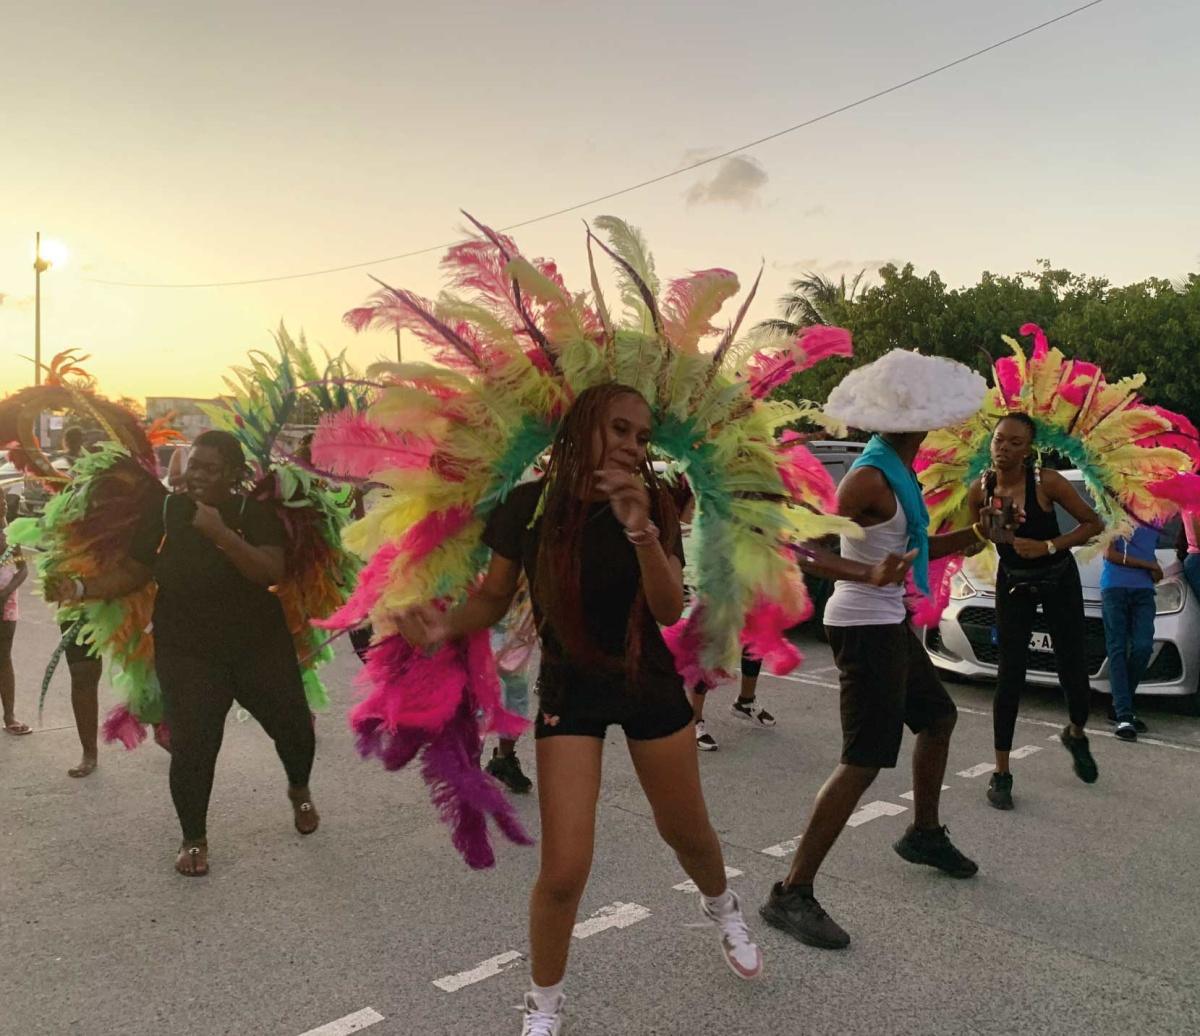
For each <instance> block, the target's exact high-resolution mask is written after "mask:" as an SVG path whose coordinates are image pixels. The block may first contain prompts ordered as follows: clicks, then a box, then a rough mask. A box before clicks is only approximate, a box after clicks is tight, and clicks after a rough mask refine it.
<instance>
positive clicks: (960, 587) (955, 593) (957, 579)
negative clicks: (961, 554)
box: [950, 572, 978, 601]
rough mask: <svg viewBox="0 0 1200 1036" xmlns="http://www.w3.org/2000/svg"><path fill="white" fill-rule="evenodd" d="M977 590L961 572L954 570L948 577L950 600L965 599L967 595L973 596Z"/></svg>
mask: <svg viewBox="0 0 1200 1036" xmlns="http://www.w3.org/2000/svg"><path fill="white" fill-rule="evenodd" d="M977 593H978V591H977V590H976V589H975V587H974V585H972V583H971V580H969V579H968V578H967V577H966V576H965V575H963V574H962V573H961V572H955V573H954V575H952V576H951V577H950V600H952V601H965V600H967V599H968V598H969V597H974V596H975V595H976V594H977Z"/></svg>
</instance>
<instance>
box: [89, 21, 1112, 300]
mask: <svg viewBox="0 0 1200 1036" xmlns="http://www.w3.org/2000/svg"><path fill="white" fill-rule="evenodd" d="M1103 2H1104V0H1090V2H1089V3H1086V4H1080V5H1079V6H1078V7H1074V8H1072V9H1071V10H1069V11H1065V12H1064V13H1063V14H1060V15H1056V16H1055V17H1054V18H1049V19H1047V20H1046V21H1044V22H1039V23H1038V24H1037V25H1033V26H1030V27H1029V28H1028V29H1024V30H1022V31H1021V32H1018V33H1015V34H1014V35H1012V36H1007V37H1005V38H1004V39H1002V40H998V41H996V42H995V43H991V44H989V45H988V46H986V47H981V48H980V49H979V50H974V51H972V52H971V53H970V54H964V55H963V56H962V57H960V58H955V59H954V60H953V61H948V62H946V64H944V65H938V66H937V67H936V68H931V69H929V70H928V71H926V72H922V73H921V74H920V75H915V76H912V77H911V78H909V79H905V80H904V81H903V82H900V83H896V84H895V85H894V86H889V87H887V88H886V89H884V90H877V91H875V93H872V94H867V95H866V96H865V97H860V98H858V99H857V100H855V101H850V102H849V103H847V104H843V105H841V106H840V107H838V108H832V109H830V110H829V111H827V112H822V113H821V114H820V115H814V116H813V117H812V118H810V119H805V120H804V121H803V122H798V123H796V124H795V125H794V126H788V127H786V128H785V129H781V130H776V131H775V132H774V133H769V134H767V135H766V136H765V137H759V138H757V139H756V140H751V141H748V142H746V143H744V144H739V145H738V146H737V147H732V148H730V149H729V150H728V151H722V152H721V153H720V154H718V155H711V156H710V157H708V158H703V159H700V160H699V161H697V162H692V163H691V164H689V165H685V166H680V167H679V168H678V169H672V170H671V171H670V172H668V173H661V174H659V175H658V176H652V177H650V178H649V179H648V180H641V181H639V182H638V183H635V184H630V185H629V186H627V187H622V188H620V189H618V190H615V191H610V192H609V193H608V194H600V195H597V196H596V197H595V198H589V199H587V201H581V202H577V203H576V204H574V205H568V206H566V207H565V208H561V209H555V210H554V211H553V212H546V213H543V214H542V215H540V216H533V217H531V218H529V219H524V220H521V221H520V222H518V223H510V224H508V225H507V226H504V227H500V228H499V229H500V230H501V231H503V232H507V231H510V230H520V229H521V228H522V227H528V226H532V225H533V224H535V223H543V222H545V221H546V220H548V219H554V218H556V217H558V216H565V215H567V214H568V213H571V212H578V211H579V210H580V209H586V208H589V207H590V206H592V205H598V204H599V203H600V202H603V201H610V200H611V199H613V198H619V197H621V196H622V195H625V194H631V193H633V192H634V191H640V190H642V189H643V188H645V187H651V186H653V185H654V184H657V183H662V182H663V181H664V180H670V179H672V178H673V177H676V176H682V175H683V174H684V173H690V172H694V171H695V170H697V169H700V168H703V167H704V166H706V165H711V164H712V163H713V162H720V161H721V160H722V159H725V158H729V157H730V156H732V155H737V154H740V153H742V152H744V151H749V150H750V149H751V148H756V147H758V146H759V145H760V144H766V143H768V142H770V141H772V140H778V139H779V138H780V137H784V136H787V135H788V134H789V133H795V132H797V131H798V130H802V129H807V128H808V127H809V126H815V125H816V124H817V123H818V122H824V121H825V120H826V119H832V118H833V117H834V116H837V115H841V114H843V113H844V112H848V111H851V110H853V109H854V108H859V107H861V106H862V105H864V104H869V103H870V102H871V101H877V100H879V98H881V97H886V96H887V95H888V94H894V93H896V92H897V91H899V90H903V89H905V88H906V87H909V86H913V85H914V84H916V83H920V82H922V81H924V80H926V79H930V78H932V77H933V76H936V75H939V74H940V73H942V72H946V71H948V70H949V69H952V68H957V67H958V66H959V65H964V64H966V63H967V62H968V61H973V60H974V59H975V58H978V57H982V56H983V55H984V54H989V53H991V52H992V51H993V50H999V49H1000V48H1001V47H1006V46H1008V45H1009V44H1010V43H1015V42H1016V41H1017V40H1020V39H1024V38H1025V37H1026V36H1032V35H1033V34H1034V33H1035V32H1040V31H1041V30H1042V29H1045V28H1048V27H1049V26H1051V25H1055V24H1057V23H1058V22H1062V21H1066V20H1067V19H1068V18H1073V17H1074V16H1075V15H1077V14H1082V13H1083V12H1084V11H1086V10H1088V9H1089V8H1092V7H1097V6H1099V5H1100V4H1102V3H1103ZM456 243H457V242H455V241H448V242H445V243H443V244H438V245H428V246H426V247H425V248H417V249H414V250H413V251H411V252H400V253H399V254H397V255H387V256H383V257H382V258H379V259H368V260H365V261H363V262H358V263H347V264H346V265H345V266H329V267H326V268H324V269H321V270H309V271H308V272H306V273H285V274H280V275H278V276H275V277H254V278H251V279H248V280H240V281H206V282H198V283H183V284H172V283H161V282H143V281H116V280H106V279H102V278H98V277H88V278H85V280H88V281H91V282H92V283H93V284H107V285H110V286H112V287H119V288H239V287H244V286H246V285H250V284H273V283H276V282H278V281H295V280H300V279H302V278H305V277H323V276H325V275H327V274H331V273H345V272H346V271H347V270H361V269H363V268H364V267H367V266H379V265H382V264H383V263H391V262H395V261H396V260H398V259H413V258H415V257H416V256H419V255H428V254H429V253H430V252H440V251H442V250H443V249H446V248H450V247H451V246H452V245H454V244H456Z"/></svg>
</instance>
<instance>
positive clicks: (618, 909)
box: [571, 901, 650, 939]
mask: <svg viewBox="0 0 1200 1036" xmlns="http://www.w3.org/2000/svg"><path fill="white" fill-rule="evenodd" d="M649 916H650V911H649V910H647V909H646V908H645V907H644V906H639V905H638V904H637V903H621V902H619V901H618V902H616V903H610V904H609V905H608V906H602V907H601V908H600V909H599V910H597V911H596V912H595V913H594V914H592V916H591V917H589V918H588V919H587V920H586V921H580V922H579V924H577V925H576V926H575V930H574V931H573V932H572V933H571V935H572V936H574V937H575V938H576V939H590V938H591V937H592V936H593V935H598V934H599V933H600V932H606V931H608V929H610V928H628V927H629V926H630V925H631V924H637V923H638V922H639V921H644V920H645V919H646V918H647V917H649Z"/></svg>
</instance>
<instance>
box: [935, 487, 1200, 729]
mask: <svg viewBox="0 0 1200 1036" xmlns="http://www.w3.org/2000/svg"><path fill="white" fill-rule="evenodd" d="M1062 474H1063V475H1064V476H1065V477H1066V478H1067V480H1068V481H1070V482H1071V484H1072V485H1073V486H1074V487H1075V489H1076V490H1078V491H1079V493H1080V495H1081V496H1083V497H1084V498H1085V499H1087V498H1088V493H1087V491H1086V490H1085V489H1084V486H1083V478H1082V477H1081V475H1080V474H1079V472H1078V471H1064V472H1062ZM1089 502H1090V501H1089ZM1056 510H1057V511H1058V524H1059V528H1060V529H1062V531H1063V532H1067V531H1069V530H1070V529H1073V528H1074V527H1075V524H1076V523H1075V519H1073V518H1072V517H1071V516H1070V515H1068V514H1067V513H1066V512H1065V511H1063V510H1062V508H1056ZM1178 532H1179V521H1178V519H1175V520H1174V521H1171V522H1169V523H1167V525H1166V526H1164V527H1163V529H1162V531H1161V532H1160V533H1159V539H1158V561H1159V564H1160V565H1161V566H1162V570H1163V573H1164V578H1163V580H1162V581H1161V582H1160V583H1159V584H1158V586H1157V587H1156V588H1155V598H1156V601H1157V614H1156V616H1155V620H1154V653H1153V654H1152V655H1151V656H1150V665H1149V667H1148V668H1147V670H1146V675H1145V677H1143V679H1142V682H1141V683H1140V684H1139V685H1138V693H1139V694H1162V695H1172V696H1185V695H1186V696H1190V702H1189V705H1190V706H1191V707H1192V709H1193V710H1195V709H1198V708H1200V694H1197V690H1198V688H1197V676H1198V675H1200V601H1197V600H1196V598H1195V596H1194V595H1193V594H1192V593H1191V591H1190V590H1189V588H1188V584H1187V581H1186V580H1185V579H1184V578H1183V572H1182V567H1181V566H1180V564H1179V562H1178V560H1177V559H1176V556H1175V540H1176V537H1177V536H1178ZM1103 566H1104V558H1103V557H1102V556H1096V557H1094V558H1092V559H1091V560H1090V561H1087V562H1082V563H1080V566H1079V575H1080V580H1081V581H1082V583H1083V609H1084V616H1085V618H1084V623H1085V630H1086V632H1085V636H1086V640H1087V643H1086V654H1087V660H1088V672H1089V674H1090V675H1091V683H1092V687H1093V688H1094V689H1095V690H1097V691H1100V692H1102V693H1104V694H1109V693H1111V692H1110V690H1109V685H1108V654H1107V652H1106V650H1105V646H1104V619H1103V618H1102V615H1101V610H1100V573H1101V571H1102V570H1103ZM1052 648H1053V644H1052V643H1051V639H1050V633H1049V629H1048V627H1047V626H1046V623H1045V620H1044V618H1042V616H1041V612H1040V608H1039V614H1038V617H1037V618H1036V619H1035V621H1034V628H1033V633H1032V634H1031V635H1030V642H1029V668H1028V673H1027V675H1026V679H1027V680H1028V682H1029V683H1033V684H1042V685H1047V686H1056V685H1057V684H1058V676H1057V665H1056V663H1055V660H1054V654H1053V650H1052ZM925 649H926V650H927V651H928V652H929V656H930V658H931V659H932V660H933V663H934V665H936V666H937V667H938V668H939V669H943V670H945V671H947V672H950V673H955V674H957V675H958V676H961V677H966V678H968V679H979V678H994V677H995V676H996V664H997V661H998V659H999V648H998V647H997V644H996V594H995V588H994V587H993V586H991V585H987V584H982V583H977V582H976V581H974V580H972V579H971V578H970V577H968V576H967V575H966V574H965V573H962V572H960V573H959V574H958V575H956V576H955V577H954V579H953V582H952V583H951V590H950V605H949V607H948V608H947V609H946V611H945V613H944V614H943V615H942V621H941V623H940V624H939V625H938V626H937V627H936V628H931V629H928V630H926V631H925Z"/></svg>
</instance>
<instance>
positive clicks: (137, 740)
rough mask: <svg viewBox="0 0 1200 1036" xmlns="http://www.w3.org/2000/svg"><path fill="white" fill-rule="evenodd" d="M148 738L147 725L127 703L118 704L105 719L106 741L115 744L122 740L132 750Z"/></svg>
mask: <svg viewBox="0 0 1200 1036" xmlns="http://www.w3.org/2000/svg"><path fill="white" fill-rule="evenodd" d="M145 740H146V726H145V724H144V723H142V722H141V720H139V719H138V718H137V717H136V716H135V715H134V714H133V713H132V712H130V711H129V709H128V707H127V706H125V705H117V706H116V707H115V708H113V709H112V710H111V711H110V712H109V714H108V715H107V716H106V717H105V719H104V741H105V743H106V744H110V745H111V744H115V743H116V742H118V741H120V742H121V744H123V745H124V746H125V748H126V749H127V750H130V751H132V750H133V749H135V748H137V746H138V745H140V744H141V743H142V742H143V741H145Z"/></svg>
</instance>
